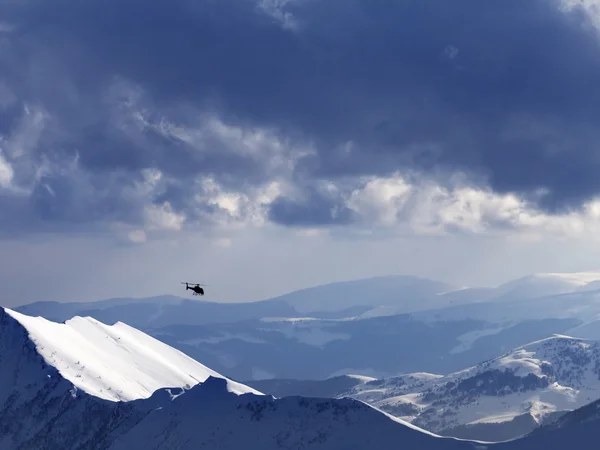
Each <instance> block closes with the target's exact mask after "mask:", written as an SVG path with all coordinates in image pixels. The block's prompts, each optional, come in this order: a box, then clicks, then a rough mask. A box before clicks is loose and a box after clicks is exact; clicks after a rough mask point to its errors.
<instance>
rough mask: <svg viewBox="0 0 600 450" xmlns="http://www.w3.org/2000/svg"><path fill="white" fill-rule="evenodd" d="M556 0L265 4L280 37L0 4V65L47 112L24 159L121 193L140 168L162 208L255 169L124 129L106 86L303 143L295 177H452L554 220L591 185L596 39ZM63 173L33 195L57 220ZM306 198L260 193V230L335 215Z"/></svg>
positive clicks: (220, 16)
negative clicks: (204, 184)
mask: <svg viewBox="0 0 600 450" xmlns="http://www.w3.org/2000/svg"><path fill="white" fill-rule="evenodd" d="M271 5H276V3H274V2H272V3H271ZM559 6H560V2H559V1H558V0H526V1H524V0H491V1H486V2H482V1H481V0H459V1H451V2H450V1H446V0H395V1H394V0H333V1H326V0H293V1H291V2H289V3H287V4H286V5H284V6H282V8H285V11H286V12H289V13H291V14H292V15H293V17H294V21H295V22H296V23H297V24H298V26H297V27H296V28H295V29H289V28H284V27H282V26H281V23H280V22H279V21H278V20H277V19H276V17H274V16H277V14H274V16H270V15H268V14H266V13H265V12H264V11H263V10H261V9H260V8H259V7H258V3H257V2H256V1H252V0H219V1H209V0H201V1H191V0H169V1H155V2H147V1H141V0H119V1H117V0H105V1H102V2H97V1H91V0H79V1H77V2H70V1H69V2H67V1H66V0H54V1H52V2H49V1H46V0H43V1H42V0H28V1H25V2H15V1H8V0H5V1H2V2H0V17H3V20H5V21H6V22H8V23H10V24H12V25H14V26H15V29H14V31H12V32H8V33H3V34H1V35H0V69H2V75H3V77H4V79H5V82H6V84H7V86H9V88H10V89H11V92H12V93H13V94H14V95H15V96H16V97H17V98H18V99H20V100H21V101H26V102H30V103H35V104H42V105H43V106H44V108H45V109H46V110H47V111H48V113H49V115H50V116H51V117H52V118H53V120H54V125H55V126H54V128H52V130H51V131H47V132H45V134H44V135H43V136H42V137H41V138H40V141H39V142H38V145H37V146H36V151H38V152H39V151H40V149H44V151H46V152H56V153H60V154H62V155H63V157H65V158H67V157H70V156H73V155H74V152H75V151H77V152H78V153H79V155H80V159H79V163H80V167H81V169H80V170H82V171H84V172H85V173H91V174H93V175H92V177H93V178H94V179H97V180H100V179H101V176H102V175H106V174H109V173H113V172H114V171H115V170H119V171H122V172H123V173H131V174H132V175H131V178H130V179H128V178H127V177H123V178H121V181H122V182H123V183H124V185H123V186H125V187H127V186H131V185H132V184H133V182H134V181H135V180H137V179H138V178H139V173H138V172H139V170H140V169H143V168H146V167H157V168H159V169H160V170H161V171H163V172H164V173H165V174H167V175H168V176H169V177H172V178H173V179H174V180H176V181H174V182H173V184H172V185H171V186H168V187H166V188H165V189H164V190H163V191H162V193H161V194H160V196H159V198H160V200H165V199H168V200H170V201H171V202H172V204H173V205H176V206H177V207H179V208H185V205H187V200H186V199H188V198H189V197H190V196H191V195H192V188H191V187H189V188H188V189H186V186H191V185H192V183H191V179H192V177H193V176H194V175H197V174H199V173H210V174H214V175H215V176H217V177H219V180H221V181H223V182H224V183H227V184H228V186H231V187H234V186H235V185H236V184H238V185H240V186H241V183H246V184H250V185H252V184H256V183H259V182H260V181H264V179H265V178H267V177H268V176H269V174H267V173H265V172H264V170H263V167H262V166H261V164H260V163H261V162H260V161H257V160H256V159H253V158H250V157H247V156H242V155H239V154H232V153H231V152H227V149H226V148H223V149H220V148H219V145H223V144H222V143H218V142H215V143H214V145H215V148H214V149H213V150H214V151H212V152H208V153H202V155H198V154H197V153H194V152H190V151H186V149H187V147H186V146H187V144H185V143H184V142H182V141H181V140H178V139H176V138H174V137H172V136H167V135H165V134H161V133H160V132H157V131H156V129H153V128H150V129H147V130H144V131H143V132H141V131H139V130H138V129H136V127H135V125H134V124H129V125H128V124H127V123H125V126H124V127H123V124H122V123H121V122H119V121H118V120H116V119H115V115H117V116H118V108H117V111H115V107H114V105H115V101H117V103H118V100H119V99H120V98H121V97H120V96H121V95H122V96H123V98H122V99H121V100H120V101H121V102H122V103H123V104H126V103H127V95H128V94H127V92H128V91H127V90H126V89H125V90H124V91H123V92H122V93H120V92H119V91H117V92H116V93H114V95H113V97H112V101H111V102H109V101H107V99H106V92H107V90H109V91H110V87H111V85H112V84H113V83H114V82H115V80H119V79H123V80H127V82H131V83H133V84H134V85H138V86H140V87H141V88H142V90H143V91H144V92H145V93H146V94H147V97H145V100H144V101H143V102H142V103H143V105H142V106H149V109H150V110H152V111H159V112H161V113H165V114H170V115H171V117H175V118H176V119H177V120H180V121H181V122H182V123H192V122H193V119H191V117H193V114H195V113H197V112H198V111H215V112H217V113H218V114H219V116H220V117H221V118H223V119H224V120H225V121H226V122H232V123H236V124H240V125H244V126H260V127H274V128H275V129H278V130H279V131H280V133H281V134H282V135H284V136H287V137H289V138H291V139H292V140H295V141H296V142H303V141H309V142H312V143H314V145H315V146H316V148H317V150H318V151H317V152H316V154H315V155H314V156H311V157H310V158H305V159H304V160H302V161H301V163H300V165H299V166H298V167H297V169H296V174H295V176H296V178H298V179H302V180H303V183H306V182H307V180H308V181H310V180H312V179H333V180H335V179H337V178H341V177H348V176H354V175H368V174H377V175H386V174H390V173H392V172H395V171H397V170H402V169H403V168H406V169H417V170H422V171H424V172H430V171H439V170H448V171H453V170H461V171H466V172H473V173H474V174H476V175H478V176H485V177H487V179H488V182H489V183H490V185H491V186H492V188H494V189H495V190H497V191H500V192H507V191H517V192H520V193H523V194H524V195H533V194H534V193H535V192H536V190H538V189H540V188H544V189H546V190H547V191H548V193H547V194H546V196H543V197H541V200H539V203H540V205H541V206H542V207H543V208H546V209H548V210H552V211H554V210H557V209H561V208H567V207H577V206H578V205H580V203H581V202H583V201H585V200H586V199H589V198H590V197H591V196H593V195H595V194H597V193H598V190H599V188H600V178H598V177H597V172H598V169H600V156H597V155H600V153H599V151H598V150H599V149H598V142H600V131H599V130H598V127H597V124H598V120H599V119H600V89H598V82H597V80H598V79H599V77H600V45H599V41H598V37H597V36H596V34H595V31H594V29H593V27H592V25H591V22H590V20H589V18H587V16H586V15H585V14H584V13H583V12H582V11H580V10H573V11H570V12H568V13H566V12H564V11H563V10H561V8H560V7H559ZM272 7H273V8H276V6H272ZM273 11H274V10H273V9H271V12H273ZM275 12H277V11H275ZM277 17H281V15H279V16H277ZM182 104H185V105H187V106H188V109H185V108H183V109H182V108H180V106H181V105H182ZM11 111H13V112H14V111H20V109H19V108H17V107H15V106H14V105H13V106H11V107H10V108H8V109H5V110H3V111H2V112H0V114H2V119H3V120H2V124H0V131H1V132H3V133H7V130H8V129H12V128H11V124H12V123H13V121H14V116H11V115H10V112H11ZM186 111H187V113H189V115H188V114H186ZM5 116H6V117H5ZM148 120H150V121H151V122H152V120H155V118H153V117H152V116H150V117H149V118H148ZM156 120H158V118H156ZM348 142H352V143H353V144H352V145H351V146H350V147H349V150H348V147H347V146H346V144H347V143H348ZM95 177H98V178H95ZM63 181H64V180H63ZM63 181H61V182H57V186H56V188H57V189H61V191H60V192H61V193H64V195H62V196H60V197H59V196H55V197H52V195H50V197H48V196H46V194H45V193H43V192H44V191H43V190H42V191H40V194H39V195H38V196H36V197H35V198H34V200H32V201H33V202H34V203H33V204H34V206H35V211H36V212H37V213H39V215H42V216H43V217H44V218H47V219H48V220H50V219H55V218H58V217H63V218H64V217H68V216H69V214H74V213H73V211H74V210H73V209H72V208H73V205H74V203H73V202H74V201H75V200H72V201H70V202H67V203H66V204H63V205H62V206H61V205H55V207H54V208H49V207H48V204H50V203H49V202H50V200H51V199H61V198H66V199H74V198H77V197H76V196H73V195H72V194H71V193H70V189H73V187H72V186H71V187H69V186H66V185H61V183H62V182H63ZM113 181H114V180H113ZM188 181H189V182H188ZM64 182H66V183H67V184H68V181H64ZM115 183H116V181H115ZM111 186H112V188H114V189H115V190H116V191H115V192H118V188H119V185H118V184H116V185H111ZM98 190H99V191H100V192H103V194H102V195H101V196H99V197H98V199H97V201H98V202H99V203H98V205H100V206H97V207H96V210H97V211H100V212H103V211H106V212H107V213H109V214H110V215H112V216H117V217H118V216H119V214H122V215H123V217H127V218H129V217H128V214H127V212H128V211H130V210H131V209H132V206H131V203H130V202H128V201H124V200H119V201H115V203H114V205H113V204H110V201H111V199H112V200H115V199H113V198H112V197H111V196H110V194H111V193H112V192H113V191H112V190H111V189H104V190H103V187H102V186H100V187H99V188H98ZM94 192H96V191H94ZM309 192H310V190H309ZM90 195H91V194H90ZM117 198H118V196H117ZM308 198H310V199H311V202H312V203H311V204H310V205H309V204H307V203H302V202H301V203H297V202H294V201H292V200H290V199H287V198H281V199H279V200H277V201H276V202H275V203H274V204H273V206H272V210H271V218H272V220H275V221H278V222H280V223H285V224H294V223H306V224H315V223H323V222H333V223H335V222H336V221H340V220H341V221H342V222H343V223H345V222H347V221H349V220H350V217H351V215H345V214H342V215H341V216H336V217H332V216H330V215H329V213H328V211H330V210H331V208H332V206H333V205H332V202H333V203H335V201H333V200H332V199H330V198H326V197H322V196H319V195H317V194H315V195H312V196H310V195H309V196H308ZM532 198H533V197H532ZM36 199H38V200H36ZM154 200H155V201H157V200H156V199H154ZM55 201H56V202H59V201H61V200H55ZM92 203H93V202H92ZM98 214H99V213H98ZM134 216H135V214H134ZM78 217H80V218H81V217H86V216H85V213H84V212H83V211H81V215H80V216H78Z"/></svg>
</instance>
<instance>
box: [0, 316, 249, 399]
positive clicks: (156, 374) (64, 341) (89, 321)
mask: <svg viewBox="0 0 600 450" xmlns="http://www.w3.org/2000/svg"><path fill="white" fill-rule="evenodd" d="M5 311H6V314H8V315H9V316H10V317H12V318H13V319H14V320H15V321H16V322H18V323H19V324H20V325H21V326H22V327H23V328H24V329H25V330H26V331H27V333H28V336H29V339H31V341H32V342H33V343H34V344H35V347H36V350H37V352H38V353H39V354H40V355H41V356H42V357H43V358H44V360H45V361H46V362H47V363H48V364H49V365H51V366H53V367H55V368H56V369H57V370H58V372H59V373H60V375H61V376H62V377H64V378H65V379H66V380H68V381H70V382H71V383H73V385H74V386H76V387H77V388H78V389H81V390H82V391H84V392H87V393H88V394H90V395H93V396H96V397H99V398H103V399H107V400H113V401H118V400H123V401H128V400H134V399H139V398H147V397H149V396H150V395H151V394H152V393H153V392H154V391H156V390H157V389H159V388H163V387H187V388H189V387H191V386H194V385H195V384H197V383H200V382H202V381H204V380H206V379H207V378H208V377H209V376H215V377H222V375H220V374H218V373H217V372H215V371H213V370H211V369H209V368H208V367H206V366H204V365H202V364H200V363H198V362H197V361H195V360H193V359H192V358H190V357H188V356H186V355H185V354H184V353H182V352H180V351H179V350H175V349H174V348H172V347H169V346H168V345H166V344H164V343H162V342H160V341H158V340H156V339H154V338H152V337H150V336H148V335H147V334H145V333H142V332H141V331H138V330H136V329H135V328H132V327H130V326H128V325H126V324H124V323H120V322H118V323H116V324H115V325H112V326H108V325H105V324H103V323H100V322H98V321H97V320H95V319H93V318H90V317H86V318H83V317H75V318H73V319H71V320H68V321H66V322H65V323H64V324H60V323H55V322H50V321H48V320H46V319H44V318H41V317H29V316H25V315H23V314H20V313H17V312H15V311H12V310H9V309H6V310H5ZM228 383H229V386H230V388H231V389H232V390H235V391H237V392H239V393H245V392H250V391H251V390H250V388H248V387H246V386H243V385H241V384H239V383H235V382H233V381H230V380H229V381H228ZM253 392H254V391H253Z"/></svg>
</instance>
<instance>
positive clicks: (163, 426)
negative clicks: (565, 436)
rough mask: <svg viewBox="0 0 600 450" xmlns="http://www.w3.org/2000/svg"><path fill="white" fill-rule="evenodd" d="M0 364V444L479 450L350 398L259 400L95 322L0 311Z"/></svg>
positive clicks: (142, 338)
mask: <svg viewBox="0 0 600 450" xmlns="http://www.w3.org/2000/svg"><path fill="white" fill-rule="evenodd" d="M0 367H1V370H0V449H2V450H4V449H7V450H8V449H11V450H12V449H20V450H24V449H31V450H33V449H42V448H43V449H48V450H54V449H61V450H64V449H81V450H83V449H86V450H87V449H144V450H146V449H169V448H173V449H174V448H177V449H188V448H189V449H192V448H193V449H197V448H219V449H223V450H227V449H238V448H242V447H243V448H249V449H253V448H257V449H258V448H260V449H261V450H270V449H273V450H275V449H283V448H289V449H292V448H307V449H308V448H310V449H323V450H334V449H336V450H337V449H340V450H341V449H352V448H356V449H358V448H366V447H368V446H370V445H373V444H375V445H377V446H378V447H379V448H382V449H395V448H397V446H398V445H401V446H402V448H403V449H409V450H410V449H414V450H417V449H422V448H428V449H432V450H436V449H437V450H474V449H475V448H477V447H476V445H477V444H476V443H470V442H465V441H460V440H456V439H448V438H441V437H438V436H436V435H433V434H431V433H427V432H425V431H423V430H420V429H418V428H416V427H414V426H411V425H409V424H406V423H404V422H403V421H401V420H399V419H396V418H393V417H391V416H389V415H388V414H385V413H383V412H381V411H378V410H377V409H375V408H373V407H371V406H368V405H366V404H365V403H363V402H360V401H357V400H353V399H339V400H338V399H318V398H312V399H307V398H300V397H288V398H283V399H275V398H273V397H271V396H265V395H263V394H262V393H260V392H258V391H256V390H254V389H252V388H250V387H248V386H245V385H243V384H240V383H237V382H234V381H232V380H230V379H228V378H226V377H224V376H222V375H220V374H218V373H216V372H214V371H212V370H211V369H209V368H207V367H205V366H203V365H202V364H200V363H198V362H196V361H194V360H191V359H190V358H188V357H186V356H185V355H183V354H181V353H180V352H178V351H177V350H174V349H172V348H170V347H168V346H167V345H165V344H162V343H160V342H158V341H156V340H155V339H153V338H151V337H149V336H147V335H145V334H144V333H141V332H139V331H138V330H135V329H133V328H131V327H129V326H127V325H124V324H115V325H113V326H107V325H105V324H102V323H100V322H98V321H96V320H94V319H91V318H74V319H72V320H70V321H67V323H64V324H58V323H52V322H49V321H47V320H45V319H42V318H34V317H28V316H25V315H22V314H20V313H16V312H14V311H12V310H6V309H0ZM199 425H201V426H199Z"/></svg>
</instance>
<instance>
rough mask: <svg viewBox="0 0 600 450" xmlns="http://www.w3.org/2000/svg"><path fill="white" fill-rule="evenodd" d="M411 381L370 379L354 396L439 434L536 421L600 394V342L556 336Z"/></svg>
mask: <svg viewBox="0 0 600 450" xmlns="http://www.w3.org/2000/svg"><path fill="white" fill-rule="evenodd" d="M405 380H406V377H403V378H401V379H400V381H398V380H397V379H395V378H392V379H389V380H382V381H378V382H370V383H366V384H364V385H361V386H358V389H356V392H354V393H352V396H354V397H357V398H361V399H364V400H367V401H370V402H371V403H372V404H373V405H375V406H377V407H379V408H381V409H383V410H385V411H388V412H390V413H393V414H395V415H397V416H399V417H402V418H403V419H405V420H408V421H410V422H411V423H413V424H416V425H417V426H420V427H423V428H425V429H428V430H431V431H434V432H438V433H441V432H448V430H451V429H452V428H455V427H458V426H463V425H474V424H482V423H506V422H509V421H513V420H515V419H517V418H519V417H521V416H523V415H528V416H530V417H531V419H532V421H531V423H532V426H535V424H536V423H542V421H543V420H544V419H545V418H546V417H547V416H548V415H550V414H553V413H555V412H557V411H569V410H574V409H576V408H579V407H581V406H583V405H585V404H587V403H589V402H591V401H593V400H596V399H598V398H600V342H598V341H585V340H580V339H573V338H570V337H566V336H555V337H552V338H548V339H544V340H541V341H538V342H534V343H531V344H529V345H526V346H523V347H521V348H518V349H516V350H514V351H512V352H509V353H507V354H505V355H503V356H501V357H498V358H494V359H492V360H489V361H486V362H484V363H482V364H479V365H477V366H474V367H471V368H469V369H466V370H463V371H460V372H457V373H454V374H450V375H447V376H443V377H431V376H430V377H429V378H427V379H426V382H424V383H422V385H421V386H418V385H415V384H413V385H411V384H408V383H406V381H405ZM374 393H376V395H374Z"/></svg>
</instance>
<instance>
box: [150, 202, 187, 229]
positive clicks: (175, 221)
mask: <svg viewBox="0 0 600 450" xmlns="http://www.w3.org/2000/svg"><path fill="white" fill-rule="evenodd" d="M144 213H145V218H146V227H147V228H148V229H149V230H170V231H180V230H181V229H182V227H183V224H184V222H185V216H184V215H183V214H177V213H175V212H174V211H173V208H172V207H171V204H170V203H169V202H165V203H163V204H162V205H147V206H146V207H145V210H144Z"/></svg>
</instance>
